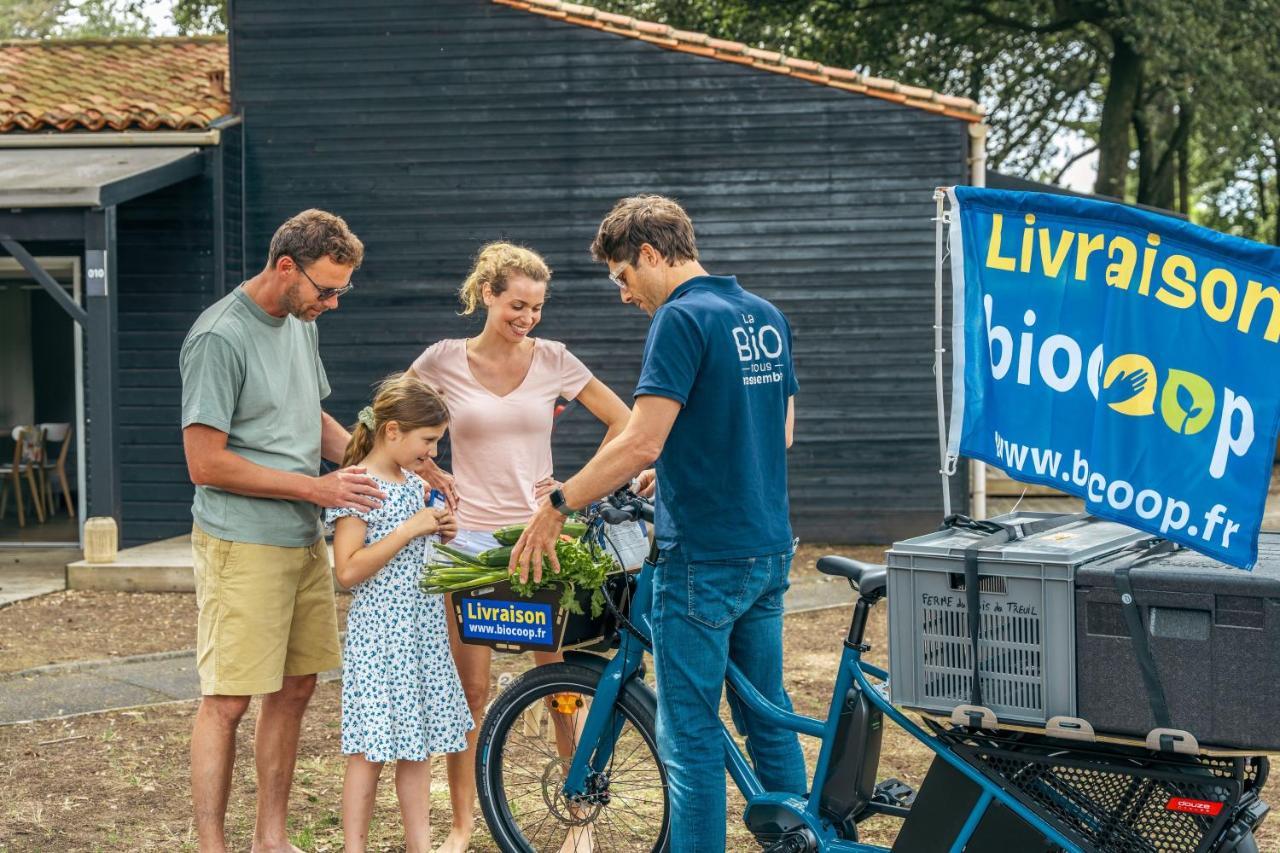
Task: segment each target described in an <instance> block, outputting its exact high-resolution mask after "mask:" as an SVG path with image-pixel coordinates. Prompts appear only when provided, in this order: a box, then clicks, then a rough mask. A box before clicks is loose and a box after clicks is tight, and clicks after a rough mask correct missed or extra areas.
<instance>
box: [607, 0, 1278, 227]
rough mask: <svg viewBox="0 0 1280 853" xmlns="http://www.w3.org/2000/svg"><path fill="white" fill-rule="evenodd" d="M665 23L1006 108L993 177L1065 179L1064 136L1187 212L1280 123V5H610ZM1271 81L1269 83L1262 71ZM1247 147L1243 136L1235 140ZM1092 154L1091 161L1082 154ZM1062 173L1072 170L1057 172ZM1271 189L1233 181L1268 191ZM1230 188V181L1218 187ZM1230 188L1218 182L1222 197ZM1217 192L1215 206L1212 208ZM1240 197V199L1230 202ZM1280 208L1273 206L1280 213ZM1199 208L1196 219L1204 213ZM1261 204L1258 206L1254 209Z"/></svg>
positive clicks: (1065, 0)
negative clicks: (1202, 176)
mask: <svg viewBox="0 0 1280 853" xmlns="http://www.w3.org/2000/svg"><path fill="white" fill-rule="evenodd" d="M600 5H604V6H606V7H607V8H609V9H611V10H612V11H616V12H622V13H624V14H631V15H635V16H636V17H641V18H650V19H655V20H660V21H665V22H667V23H669V24H672V25H674V26H678V27H681V28H685V29H698V30H704V31H709V32H713V33H715V34H716V35H717V36H720V37H722V38H730V39H736V40H739V41H743V42H747V43H749V44H754V45H757V46H760V47H767V48H770V49H774V50H780V51H782V52H783V53H786V54H789V55H794V56H804V57H806V58H809V59H815V60H817V61H819V62H822V63H824V64H827V65H833V66H838V67H845V68H853V69H855V70H859V71H869V72H871V73H874V74H877V75H880V76H888V77H893V78H895V79H899V80H902V81H903V82H905V83H909V84H913V85H918V86H926V87H929V88H932V89H937V90H940V91H944V92H949V93H951V94H960V95H968V96H969V97H972V98H974V99H975V100H978V101H981V102H982V103H984V104H987V105H989V106H990V107H992V115H991V119H990V123H991V137H990V148H989V152H988V154H989V160H990V163H991V166H992V168H997V169H1006V170H1011V171H1014V172H1017V173H1020V174H1022V175H1024V176H1027V177H1032V178H1039V179H1042V180H1043V179H1049V180H1056V179H1057V178H1059V177H1061V172H1062V167H1061V165H1060V162H1061V160H1062V159H1063V157H1064V156H1065V152H1064V151H1061V150H1058V149H1059V146H1060V141H1061V140H1062V139H1063V138H1064V135H1067V134H1070V133H1072V132H1074V133H1079V134H1083V135H1084V136H1085V137H1086V138H1087V139H1089V140H1090V143H1089V144H1088V145H1087V146H1086V148H1085V152H1089V151H1091V150H1096V151H1097V154H1098V178H1097V182H1096V184H1095V191H1096V192H1098V193H1101V194H1104V195H1111V196H1115V197H1119V198H1128V199H1133V200H1136V201H1138V202H1141V203H1144V204H1152V205H1156V206H1160V207H1166V208H1170V209H1179V210H1182V211H1185V212H1198V211H1200V210H1201V209H1202V207H1203V204H1202V205H1200V206H1193V204H1192V189H1193V185H1197V177H1196V175H1195V174H1193V172H1195V171H1196V169H1195V166H1196V164H1206V163H1211V162H1212V163H1215V164H1216V165H1219V166H1223V165H1225V164H1222V163H1221V162H1220V161H1215V160H1213V159H1212V158H1209V157H1206V156H1202V154H1201V153H1199V152H1202V151H1206V150H1213V149H1222V150H1230V151H1231V157H1232V159H1231V161H1230V163H1231V168H1235V167H1238V168H1236V171H1235V174H1236V175H1237V176H1238V175H1239V174H1242V173H1243V172H1244V171H1248V170H1249V169H1250V168H1252V166H1251V165H1249V163H1251V162H1252V161H1253V160H1254V159H1257V158H1256V157H1255V156H1254V155H1255V154H1256V152H1257V150H1258V149H1250V150H1249V151H1244V150H1239V146H1238V145H1234V146H1232V145H1227V146H1225V147H1224V145H1223V143H1224V141H1225V140H1224V139H1223V138H1222V137H1221V136H1220V134H1223V133H1232V132H1233V131H1230V130H1229V128H1231V127H1236V126H1239V125H1240V124H1241V123H1242V121H1243V119H1242V116H1243V115H1245V114H1246V113H1247V112H1248V110H1249V109H1251V108H1252V107H1253V106H1255V105H1260V104H1267V103H1270V104H1271V106H1268V107H1266V108H1265V111H1264V115H1263V116H1262V118H1261V119H1257V118H1251V119H1249V122H1251V123H1256V122H1257V121H1259V120H1260V121H1261V122H1262V123H1263V124H1267V123H1268V122H1269V123H1270V127H1272V128H1275V127H1276V126H1277V124H1280V122H1277V117H1278V116H1280V110H1278V109H1277V108H1276V107H1275V105H1274V103H1273V100H1274V95H1273V94H1272V93H1274V92H1276V91H1277V88H1278V87H1277V79H1276V76H1275V74H1274V73H1272V71H1270V70H1268V69H1274V65H1275V60H1274V59H1273V58H1272V56H1271V55H1270V54H1271V52H1272V51H1273V50H1274V47H1275V45H1277V44H1280V39H1277V38H1276V21H1277V20H1278V19H1280V14H1277V13H1280V0H600ZM1263 71H1266V72H1267V73H1262V72H1263ZM1235 141H1236V142H1238V141H1239V140H1238V139H1237V140H1235ZM1081 153H1084V152H1078V153H1077V155H1076V156H1079V155H1080V154H1081ZM1055 164H1057V165H1055ZM1263 173H1264V180H1262V181H1261V183H1258V182H1250V183H1247V184H1241V183H1240V182H1239V181H1238V180H1237V181H1234V182H1231V184H1232V185H1233V186H1236V187H1237V189H1238V188H1239V187H1242V186H1248V187H1254V186H1255V185H1256V186H1257V187H1258V188H1261V189H1266V188H1267V187H1269V186H1270V184H1269V183H1268V181H1270V180H1273V179H1271V178H1266V177H1265V175H1270V174H1273V173H1274V165H1272V166H1269V167H1266V168H1264V169H1263ZM1219 181H1220V176H1219ZM1219 185H1221V186H1225V184H1214V186H1219ZM1216 198H1218V196H1214V195H1212V194H1210V195H1208V196H1206V197H1205V200H1204V202H1203V203H1204V204H1207V205H1208V206H1209V208H1212V205H1213V203H1214V200H1215V199H1216ZM1224 198H1225V197H1224ZM1276 206H1278V205H1276V204H1272V205H1271V207H1272V208H1274V207H1276ZM1193 207H1194V209H1193ZM1254 207H1257V205H1256V204H1255V205H1254Z"/></svg>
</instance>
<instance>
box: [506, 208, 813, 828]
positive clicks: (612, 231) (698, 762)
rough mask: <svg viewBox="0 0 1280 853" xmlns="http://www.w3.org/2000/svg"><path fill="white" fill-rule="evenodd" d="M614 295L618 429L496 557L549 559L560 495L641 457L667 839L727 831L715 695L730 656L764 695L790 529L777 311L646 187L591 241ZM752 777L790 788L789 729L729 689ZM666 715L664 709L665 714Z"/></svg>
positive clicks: (778, 631) (777, 646)
mask: <svg viewBox="0 0 1280 853" xmlns="http://www.w3.org/2000/svg"><path fill="white" fill-rule="evenodd" d="M591 252H592V254H593V255H594V257H595V258H596V259H597V260H599V261H603V262H604V263H606V264H607V265H608V267H609V278H610V279H612V280H613V282H614V283H615V284H616V285H618V287H619V289H620V290H621V295H622V301H623V302H626V303H629V304H632V305H636V306H637V307H639V308H642V309H643V310H644V311H645V312H646V313H648V314H649V315H651V316H652V317H653V324H652V325H651V326H650V328H649V337H648V339H647V340H646V341H645V347H644V363H643V365H642V367H641V370H640V381H639V383H638V384H637V385H636V390H635V409H634V411H633V413H632V416H631V419H630V421H628V423H627V427H626V429H625V430H624V431H623V432H622V433H621V434H620V435H618V436H617V437H616V438H614V439H613V441H611V442H609V443H608V444H606V445H605V446H604V447H602V448H601V449H600V451H599V452H598V453H597V454H596V456H595V458H593V459H592V460H591V461H590V462H589V463H587V465H586V467H584V468H583V469H582V470H581V471H580V472H578V473H577V474H576V475H574V476H573V477H572V478H571V479H570V480H569V481H568V482H566V483H565V484H564V485H563V486H562V487H561V488H560V489H557V490H556V491H555V492H552V494H551V496H550V499H549V500H548V501H547V502H545V503H544V504H543V505H542V506H540V507H539V509H538V512H537V513H536V514H535V515H534V517H533V519H532V520H531V521H530V524H529V527H528V529H527V530H526V531H525V534H524V536H522V537H521V539H520V541H519V542H518V543H517V544H516V546H515V548H514V549H513V552H512V558H511V567H512V569H513V570H515V569H517V568H518V569H520V571H521V573H522V574H526V575H527V573H528V571H529V567H530V566H533V567H534V569H533V572H534V574H535V575H538V574H540V573H541V566H542V556H543V555H544V554H545V555H547V557H548V559H549V560H550V561H551V562H552V563H553V564H555V562H556V559H555V541H556V536H557V535H558V534H559V532H560V528H561V526H562V525H563V522H564V513H567V512H570V511H572V510H573V509H576V508H581V507H584V506H586V505H587V504H588V503H589V502H591V501H592V500H595V499H597V498H600V497H603V496H604V495H607V494H609V493H610V492H612V491H613V490H614V489H616V488H617V487H619V486H620V485H622V484H623V483H626V482H627V481H628V480H630V479H631V478H632V477H634V476H636V474H637V473H639V472H641V471H642V469H645V468H646V467H648V466H649V465H650V464H652V463H653V462H654V461H655V460H656V462H657V511H656V528H657V539H658V545H659V548H660V549H661V556H660V557H659V560H658V565H657V570H656V572H655V574H654V593H653V594H654V601H653V617H652V618H653V634H654V636H653V641H654V660H655V663H656V674H657V680H658V732H659V737H658V744H659V749H660V751H661V754H662V759H663V763H664V764H665V765H666V767H667V774H668V783H669V785H670V791H671V849H672V850H679V851H681V853H686V851H715V853H720V851H723V850H724V849H725V821H724V815H725V792H724V743H723V740H722V738H721V735H720V723H719V707H720V696H721V692H722V688H723V684H724V677H725V670H726V667H727V663H728V661H729V660H732V661H733V662H734V663H735V664H737V665H738V666H739V667H740V668H741V669H742V671H743V672H744V673H745V674H746V676H747V678H749V679H750V680H751V682H752V683H753V684H754V685H755V686H756V688H757V689H758V690H759V691H760V692H761V693H763V694H764V696H765V697H766V698H767V699H769V701H771V702H773V703H774V704H776V705H778V706H780V707H783V708H786V709H790V708H791V702H790V700H789V699H788V697H787V693H786V690H785V689H784V688H783V686H782V596H783V593H785V592H786V590H787V587H788V580H787V578H788V574H789V572H790V569H791V556H792V550H793V546H792V539H791V523H790V520H789V514H788V501H787V462H786V448H787V447H788V446H790V444H791V429H792V423H793V412H794V409H793V397H794V395H795V393H796V390H797V388H798V385H797V383H796V378H795V372H794V366H793V364H792V361H791V327H790V325H789V324H788V323H787V318H786V317H785V316H783V314H782V312H781V311H779V310H778V309H777V308H775V307H774V306H773V305H771V304H770V303H769V302H767V301H765V300H764V299H761V298H760V297H758V296H756V295H754V294H752V293H749V292H747V291H746V290H743V288H742V287H741V285H739V284H738V282H737V280H736V279H734V278H733V277H732V276H715V275H708V274H707V271H706V270H705V269H703V267H702V265H701V264H700V263H698V249H697V245H696V244H695V241H694V234H693V223H692V222H691V221H690V220H689V217H688V215H687V214H686V213H685V212H684V210H683V209H682V208H681V207H680V205H679V204H677V203H676V202H674V201H672V200H671V199H667V198H663V197H661V196H636V197H633V198H626V199H623V200H621V201H619V202H618V203H617V204H616V205H615V206H614V208H613V210H612V211H611V212H610V213H609V215H608V216H607V217H605V219H604V221H603V222H602V223H601V224H600V230H599V232H598V233H597V235H596V239H595V242H594V243H593V244H592V246H591ZM729 702H730V707H731V709H732V711H733V714H734V719H735V721H736V722H737V724H738V727H739V729H740V730H742V731H743V732H744V733H745V734H746V736H747V749H748V752H749V754H750V756H751V759H752V761H753V763H754V764H755V766H756V771H757V773H758V774H759V776H760V781H761V782H762V783H763V784H764V787H765V788H766V789H767V790H773V791H791V792H795V793H801V794H802V793H804V791H805V787H806V782H805V767H804V757H803V755H802V753H801V751H800V744H799V741H798V739H797V737H796V735H795V733H794V732H789V731H782V730H780V729H778V728H777V727H776V726H772V725H770V724H768V723H767V722H765V721H763V720H759V719H757V718H755V717H754V716H753V715H752V714H751V713H750V712H749V711H748V710H747V709H746V708H745V707H743V706H741V704H740V703H739V702H738V701H737V700H736V698H735V697H734V696H733V694H730V696H729ZM677 721H678V724H677Z"/></svg>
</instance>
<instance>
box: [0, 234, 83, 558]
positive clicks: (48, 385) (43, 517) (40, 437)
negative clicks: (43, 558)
mask: <svg viewBox="0 0 1280 853" xmlns="http://www.w3.org/2000/svg"><path fill="white" fill-rule="evenodd" d="M36 260H37V261H38V262H39V264H40V266H41V267H42V268H44V269H45V270H46V271H47V272H48V273H49V274H50V275H51V276H53V278H54V280H55V281H57V282H58V283H59V284H61V285H62V286H63V287H64V288H66V290H67V293H68V295H70V296H71V297H72V299H74V300H75V302H76V303H77V304H82V300H81V293H80V291H81V286H80V258H78V257H41V258H37V259H36ZM81 337H82V336H81V330H80V327H79V325H77V324H76V322H75V321H74V320H72V319H71V317H70V316H69V315H68V314H67V313H66V312H65V311H64V310H62V308H61V307H60V306H59V305H58V304H57V302H55V301H54V299H53V297H51V296H50V295H49V294H48V293H47V292H45V290H44V288H42V287H41V286H40V285H39V284H38V283H36V282H35V281H34V280H33V279H32V278H31V276H30V275H29V274H28V273H27V272H26V271H25V270H24V269H23V268H22V267H21V266H19V264H18V262H17V261H15V260H14V259H12V258H0V466H3V470H4V471H5V475H4V477H3V478H0V489H2V490H3V492H4V498H3V499H0V500H3V503H4V509H3V512H2V513H0V545H28V544H30V545H49V544H68V543H70V544H79V542H80V529H81V521H82V519H83V517H84V512H83V501H82V496H83V494H84V466H83V464H82V462H83V459H84V438H83V436H84V429H83V426H84V392H83V389H84V383H83V375H82V372H83V368H82V365H83V358H82V355H81V353H82V351H83V350H82V346H83V343H82V340H81ZM18 428H27V429H28V431H27V432H26V433H24V434H23V435H25V437H26V438H25V440H26V442H27V450H28V452H27V453H25V454H24V452H23V448H20V447H19V446H18V441H17V440H15V430H16V429H18ZM33 441H34V442H38V443H37V444H36V445H35V446H36V447H38V448H39V450H38V451H37V452H36V453H31V452H30V447H31V445H32V442H33ZM24 457H25V458H24ZM15 463H16V464H17V466H18V477H17V482H15V481H14V478H13V476H12V474H11V473H10V471H11V469H12V466H14V465H15ZM19 502H21V504H22V514H21V519H20V518H19V513H18V503H19Z"/></svg>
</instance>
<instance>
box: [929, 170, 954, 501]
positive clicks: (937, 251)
mask: <svg viewBox="0 0 1280 853" xmlns="http://www.w3.org/2000/svg"><path fill="white" fill-rule="evenodd" d="M933 200H934V202H935V203H936V204H937V212H936V214H935V215H934V217H933V224H934V242H933V249H934V254H933V259H934V268H933V384H934V388H935V390H936V391H937V397H938V473H939V474H941V475H942V515H943V517H944V518H945V517H947V516H949V515H951V476H950V475H949V474H948V473H947V417H946V410H945V409H944V407H943V389H942V354H943V353H944V352H945V350H944V349H943V348H942V249H943V244H942V226H943V224H944V222H943V220H944V215H943V213H944V210H943V209H944V207H945V206H946V201H947V194H946V191H945V190H943V189H942V187H937V188H936V189H934V191H933Z"/></svg>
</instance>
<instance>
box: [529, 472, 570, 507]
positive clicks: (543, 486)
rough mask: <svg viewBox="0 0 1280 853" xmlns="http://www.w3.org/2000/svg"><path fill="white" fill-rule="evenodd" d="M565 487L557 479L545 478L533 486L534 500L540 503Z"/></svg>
mask: <svg viewBox="0 0 1280 853" xmlns="http://www.w3.org/2000/svg"><path fill="white" fill-rule="evenodd" d="M563 485H564V484H563V483H561V482H560V481H559V480H557V479H556V478H555V477H543V478H542V479H541V480H539V481H538V482H536V483H534V484H533V499H534V500H535V501H540V500H542V499H543V498H545V497H546V496H547V495H549V494H551V493H552V492H554V491H555V490H556V489H558V488H560V487H561V486H563Z"/></svg>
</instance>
